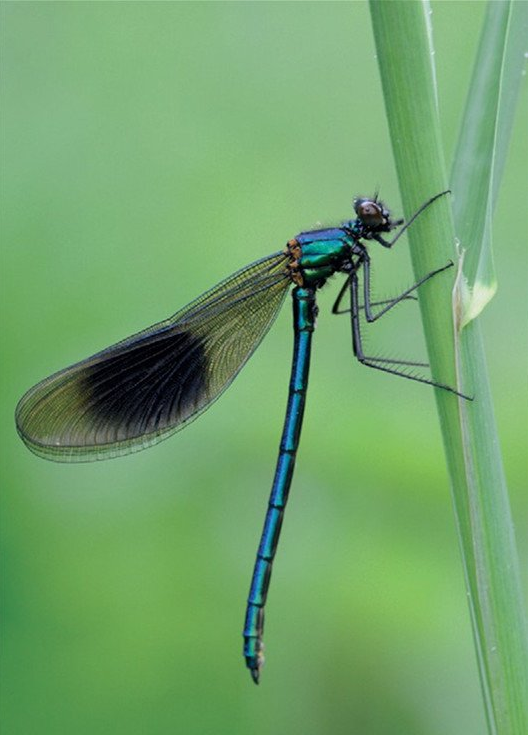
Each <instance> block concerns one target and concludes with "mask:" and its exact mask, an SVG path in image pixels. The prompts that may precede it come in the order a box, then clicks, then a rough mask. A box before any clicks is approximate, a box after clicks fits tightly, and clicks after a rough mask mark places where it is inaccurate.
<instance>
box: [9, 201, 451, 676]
mask: <svg viewBox="0 0 528 735" xmlns="http://www.w3.org/2000/svg"><path fill="white" fill-rule="evenodd" d="M445 193H446V192H442V193H441V194H437V195H436V196H434V197H432V198H431V199H429V200H428V201H427V202H425V204H424V205H423V206H422V207H420V209H419V210H418V211H417V212H416V213H415V214H414V216H413V217H412V218H411V219H410V220H409V222H407V224H405V225H403V220H401V219H400V220H393V219H391V215H390V212H389V210H388V209H387V208H386V207H385V206H384V204H383V203H382V202H381V201H378V198H377V195H376V196H374V197H372V198H357V199H355V200H354V209H355V214H356V217H355V219H352V220H350V221H347V222H344V223H343V224H342V225H340V226H339V227H331V228H327V229H320V230H313V231H309V232H301V233H300V234H299V235H297V237H294V238H293V239H292V240H290V241H289V242H288V243H287V245H286V247H285V248H284V250H282V251H280V252H278V253H274V254H273V255H268V256H267V257H265V258H262V260H259V261H257V262H255V263H253V264H252V265H249V266H247V267H246V268H243V269H242V270H240V271H238V272H237V273H235V274H234V275H232V276H230V277H229V278H227V279H226V280H225V281H222V282H221V283H220V284H219V285H218V286H215V287H214V288H213V289H211V290H210V291H207V292H206V293H205V294H203V295H202V296H200V297H199V298H197V299H196V300H195V301H193V302H192V303H190V304H189V305H188V306H186V307H185V308H183V309H182V310H181V311H179V312H177V313H176V314H174V316H172V317H170V318H169V319H167V320H165V321H163V322H159V323H158V324H154V325H153V326H151V327H148V328H147V329H144V330H143V331H142V332H139V333H138V334H135V335H133V336H132V337H129V338H128V339H125V340H123V341H122V342H118V343H117V344H115V345H112V346H111V347H108V348H107V349H105V350H103V351H102V352H98V353H97V354H96V355H94V356H93V357H89V358H88V359H86V360H83V361H82V362H79V363H77V364H75V365H72V366H71V367H68V368H66V369H65V370H61V371H60V372H58V373H55V374H54V375H52V376H51V377H49V378H47V379H46V380H43V381H42V382H41V383H39V384H38V385H36V386H35V387H34V388H31V390H29V391H28V392H27V393H26V394H25V396H24V397H23V398H22V399H21V401H20V402H19V404H18V406H17V409H16V423H17V427H18V431H19V434H20V436H21V437H22V439H23V440H24V442H25V443H26V445H27V446H28V447H29V449H31V450H32V451H33V452H34V453H35V454H37V455H39V456H41V457H44V458H46V459H51V460H55V461H57V462H84V461H91V460H96V459H106V458H108V457H116V456H120V455H123V454H127V453H129V452H134V451H137V450H139V449H143V448H144V447H147V446H150V445H152V444H156V443H157V442H159V441H161V440H162V439H165V438H166V437H168V436H169V435H170V434H173V433H174V432H175V431H178V430H179V429H182V428H183V427H184V426H186V425H187V424H189V423H190V422H191V421H193V420H194V419H195V418H196V417H197V416H199V415H200V414H201V413H202V412H203V411H205V410H206V409H207V408H208V407H209V406H210V405H211V404H212V403H213V402H214V401H215V400H216V399H217V398H218V397H219V396H220V395H221V394H222V393H223V391H224V390H225V389H226V388H227V387H228V386H229V385H230V383H231V382H232V381H233V380H234V378H235V377H236V375H237V374H238V372H239V370H241V368H242V367H243V366H244V365H245V363H246V362H247V360H248V359H249V358H250V357H251V355H252V354H253V352H254V350H255V349H256V348H257V347H258V345H259V344H260V342H261V340H262V339H263V337H264V335H265V334H266V332H267V331H268V329H269V328H270V326H271V324H272V323H273V321H274V319H275V317H276V316H277V313H278V311H279V309H280V307H281V305H282V303H283V301H284V298H285V295H286V292H287V291H288V290H289V288H290V287H292V286H293V289H292V298H293V327H294V345H293V363H292V368H291V378H290V387H289V394H288V405H287V410H286V418H285V421H284V428H283V432H282V439H281V443H280V449H279V457H278V461H277V466H276V470H275V476H274V480H273V486H272V490H271V496H270V499H269V505H268V509H267V513H266V520H265V523H264V529H263V532H262V536H261V540H260V545H259V548H258V553H257V559H256V562H255V567H254V571H253V577H252V581H251V587H250V592H249V598H248V602H247V608H246V617H245V625H244V632H243V635H244V657H245V660H246V664H247V666H248V668H249V669H250V672H251V676H252V677H253V680H254V681H255V682H256V683H258V681H259V675H260V670H261V667H262V664H263V662H264V657H263V653H262V651H263V643H262V635H263V629H264V606H265V603H266V596H267V593H268V588H269V583H270V577H271V570H272V565H273V559H274V557H275V552H276V549H277V543H278V540H279V535H280V529H281V525H282V520H283V516H284V510H285V507H286V502H287V499H288V493H289V490H290V485H291V481H292V476H293V469H294V464H295V455H296V452H297V447H298V444H299V437H300V433H301V424H302V418H303V412H304V404H305V399H306V390H307V385H308V370H309V365H310V347H311V342H312V333H313V331H314V328H315V319H316V315H317V306H316V293H317V290H318V289H319V288H321V287H322V286H323V285H324V284H325V282H326V281H327V280H328V279H329V278H330V277H331V276H333V275H335V274H336V273H343V274H344V275H345V282H344V284H343V287H342V288H341V291H340V292H339V295H338V297H337V299H336V302H335V304H334V307H333V310H332V311H333V313H334V314H338V313H345V312H346V313H350V319H351V327H352V348H353V352H354V355H355V357H356V358H357V360H359V362H361V363H362V364H363V365H367V366H368V367H371V368H375V369H377V370H382V371H384V372H386V373H392V374H394V375H401V376H403V377H406V378H409V379H411V380H417V381H419V382H422V383H428V384H429V385H433V386H436V387H437V388H442V389H444V390H447V391H450V392H451V393H454V394H456V395H462V394H460V393H458V391H456V390H455V389H454V388H451V387H450V386H448V385H444V384H443V383H439V382H436V381H435V380H432V379H428V378H425V377H421V376H418V375H411V374H409V373H407V372H406V370H407V369H408V368H409V367H413V366H415V365H419V366H420V365H423V363H418V362H410V361H401V360H391V359H383V358H380V357H374V356H369V355H366V354H365V352H364V350H363V345H362V338H361V321H360V316H361V312H362V311H363V312H364V317H365V320H366V322H367V323H371V322H374V321H376V320H377V319H379V318H380V317H381V316H383V315H384V314H386V313H387V312H388V311H389V310H390V309H392V308H393V307H394V306H396V304H398V303H400V302H401V301H402V300H404V299H407V298H414V297H413V296H412V294H413V292H414V291H416V289H417V288H418V287H419V286H420V285H421V284H422V283H424V282H425V281H427V280H429V279H430V278H432V277H433V276H435V275H437V274H438V273H441V272H442V271H444V270H446V269H447V268H449V267H451V266H452V265H453V264H452V263H447V264H446V265H443V266H442V267H440V268H437V269H436V270H434V271H431V272H430V273H427V274H426V275H424V276H423V277H422V278H420V280H419V281H417V282H416V283H415V284H414V285H413V286H411V287H410V288H408V289H407V290H406V291H404V292H403V293H402V294H400V295H399V296H397V297H396V298H393V299H391V300H388V301H382V302H373V301H371V295H370V292H371V289H370V280H371V279H370V256H369V253H368V250H367V246H366V243H367V242H369V241H376V242H377V243H379V244H380V245H382V246H383V247H385V248H391V247H392V246H393V245H394V243H395V242H396V241H397V240H398V239H399V237H400V236H401V235H402V233H403V232H404V231H405V229H406V228H407V227H409V225H410V224H411V223H412V222H413V220H414V219H416V217H417V216H418V215H419V214H421V213H422V212H423V211H424V209H426V208H427V207H428V206H429V205H430V204H431V203H432V202H434V201H435V200H436V199H438V197H440V196H442V195H443V194H445ZM401 225H403V226H401ZM397 228H400V229H399V230H398V232H397V234H396V235H395V237H393V238H392V240H387V239H385V238H384V236H383V235H384V234H385V233H390V232H391V231H392V230H395V229H397ZM360 274H362V301H363V303H360V282H359V276H360ZM346 292H348V293H349V295H350V307H349V308H348V309H346V310H341V309H340V304H341V301H342V300H343V297H344V295H345V293H346ZM375 307H380V308H379V309H378V310H376V309H375ZM462 397H465V396H462Z"/></svg>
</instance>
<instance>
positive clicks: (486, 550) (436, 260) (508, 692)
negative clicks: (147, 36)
mask: <svg viewBox="0 0 528 735" xmlns="http://www.w3.org/2000/svg"><path fill="white" fill-rule="evenodd" d="M370 8H371V16H372V22H373V28H374V36H375V42H376V48H377V55H378V63H379V67H380V73H381V79H382V85H383V92H384V97H385V104H386V110H387V118H388V122H389V129H390V135H391V140H392V146H393V151H394V157H395V162H396V168H397V172H398V177H399V182H400V189H401V193H402V200H403V205H404V211H405V213H406V215H407V216H409V214H410V213H412V211H413V210H415V209H416V208H417V207H418V205H419V204H420V203H421V202H423V201H424V200H426V199H427V198H428V197H430V196H432V195H434V194H435V193H437V192H439V191H442V190H444V189H446V188H447V185H446V176H445V165H444V158H443V147H442V141H441V135H440V125H439V119H438V107H437V99H436V83H435V76H434V66H433V55H432V41H431V31H430V28H429V26H428V22H429V20H430V15H429V6H428V4H427V3H425V2H400V1H397V0H396V1H393V2H382V1H380V0H371V2H370ZM454 194H455V195H456V192H454ZM409 240H410V244H411V255H412V260H413V267H414V269H415V273H416V277H417V278H418V277H420V276H421V275H423V274H424V273H426V272H428V271H430V270H433V269H434V268H437V267H438V266H439V265H442V264H443V263H445V262H447V261H448V260H449V259H452V260H456V259H457V254H456V252H455V233H454V228H453V219H452V215H451V211H450V207H449V202H448V199H447V197H446V198H445V199H443V200H439V203H438V206H436V205H435V206H434V212H429V213H428V214H427V216H424V217H423V218H419V219H418V220H417V221H416V225H413V227H412V228H410V231H409ZM452 288H453V279H451V278H449V277H447V276H446V277H445V278H444V277H442V278H440V277H439V278H436V279H433V282H431V283H428V284H426V285H425V286H424V288H423V289H421V294H420V307H421V311H422V318H423V324H424V332H425V336H426V341H427V347H428V352H429V358H430V364H431V369H432V372H433V375H434V376H435V379H437V380H439V381H441V382H447V383H449V384H452V385H456V386H457V387H458V389H459V390H461V391H463V392H464V393H469V394H472V395H474V397H475V400H474V401H473V402H469V401H464V400H461V399H457V398H456V397H454V396H452V395H450V394H448V393H446V392H445V391H440V390H436V391H435V394H436V400H437V407H438V412H439V417H440V423H441V427H442V434H443V439H444V449H445V454H446V459H447V465H448V470H449V474H450V479H451V487H452V494H453V502H454V509H455V516H456V523H457V528H458V536H459V541H460V547H461V551H462V559H463V566H464V574H465V581H466V586H467V591H468V598H469V606H470V614H471V620H472V625H473V633H474V639H475V645H476V651H477V660H478V665H479V672H480V678H481V683H482V690H483V695H484V704H485V710H486V716H487V721H488V729H489V732H490V733H499V734H500V735H522V734H523V733H528V672H527V651H528V644H527V636H526V624H525V615H524V607H523V597H522V593H521V585H520V577H519V570H518V560H517V552H516V548H515V538H514V533H513V525H512V520H511V514H510V509H509V502H508V495H507V489H506V483H505V478H504V472H503V467H502V460H501V455H500V449H499V442H498V438H497V434H496V429H495V420H494V415H493V407H492V401H491V396H490V391H489V385H488V380H487V372H486V364H485V358H484V353H483V345H482V338H481V333H480V327H479V324H478V320H474V321H472V322H471V323H470V324H469V325H468V326H467V327H466V328H465V329H463V330H462V331H461V332H460V333H458V331H457V333H456V335H455V329H454V326H453V318H452V313H453V312H452ZM456 293H457V294H458V293H460V291H457V292H456ZM455 306H456V307H457V309H458V308H459V307H460V304H459V303H458V302H457V303H456V304H455Z"/></svg>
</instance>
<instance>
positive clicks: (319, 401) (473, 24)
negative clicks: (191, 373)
mask: <svg viewBox="0 0 528 735" xmlns="http://www.w3.org/2000/svg"><path fill="white" fill-rule="evenodd" d="M432 7H433V23H434V33H435V44H436V62H437V65H438V67H437V68H438V80H439V95H440V106H441V114H442V124H443V132H444V136H445V143H446V150H447V155H448V160H449V157H450V156H451V154H452V151H453V147H454V143H455V140H456V134H457V127H458V123H459V119H460V115H461V111H462V106H463V101H464V97H465V93H466V89H467V85H468V82H469V78H470V73H471V65H472V58H473V54H474V51H475V48H476V44H477V40H478V33H479V29H480V25H481V21H482V18H483V14H484V9H485V6H484V4H483V3H479V2H470V3H460V2H453V3H433V5H432ZM1 10H2V15H3V30H2V37H3V38H2V45H3V55H2V77H3V80H2V85H3V88H2V107H3V125H2V145H3V152H2V158H3V168H4V172H3V177H2V178H3V189H2V199H3V206H2V209H3V225H2V240H3V251H2V293H1V298H2V313H1V317H2V328H1V334H2V350H3V360H2V364H3V367H2V381H1V390H2V399H1V403H0V412H1V416H0V430H1V447H2V461H1V466H0V471H1V501H2V526H3V528H2V547H3V552H2V553H3V556H2V558H3V626H2V627H3V631H2V632H3V639H4V642H3V655H2V666H3V685H2V713H1V719H2V725H3V728H2V729H3V731H4V732H5V733H6V735H7V734H8V733H9V734H10V735H11V734H13V735H14V734H16V735H18V734H19V733H20V734H21V735H33V734H38V735H45V734H47V733H53V735H63V734H64V735H66V734H68V735H71V733H76V734H77V735H85V734H86V735H94V734H96V733H97V734H98V735H99V734H101V735H106V734H107V733H108V734H110V733H112V734H113V735H116V734H118V733H127V735H139V734H140V733H141V734H143V733H149V734H152V735H158V734H159V735H164V734H165V733H173V732H185V733H186V734H187V735H195V734H198V733H219V734H220V733H229V734H230V735H236V734H237V733H245V734H247V733H251V734H252V735H261V734H268V733H288V734H290V733H291V734H293V735H295V734H297V733H302V735H322V734H326V733H332V735H339V734H340V733H347V734H349V733H358V734H361V735H398V734H400V733H401V734H402V735H436V734H438V735H440V734H442V735H445V733H449V735H455V734H456V733H464V734H465V735H473V734H474V735H480V734H481V733H482V732H483V731H484V719H483V713H482V706H481V701H480V692H479V683H478V673H477V668H476V664H475V655H474V651H473V644H472V635H471V629H470V625H469V618H468V610H467V605H466V596H465V590H464V583H463V574H462V568H461V564H460V559H459V551H458V544H457V537H456V533H455V528H454V519H453V514H452V509H451V499H450V493H449V486H448V481H447V477H446V471H445V468H444V463H443V455H442V447H441V439H440V434H439V430H438V426H437V420H436V415H435V406H434V399H433V394H432V391H430V390H429V389H427V388H426V387H424V386H420V385H417V384H413V383H410V382H407V381H404V380H398V379H396V378H391V377H389V376H384V375H382V374H377V373H375V372H373V371H368V370H366V369H364V368H361V367H360V366H359V365H358V364H356V363H355V362H354V360H353V359H352V355H351V341H350V330H349V323H348V320H347V319H346V318H343V317H341V318H335V317H332V316H331V314H330V308H331V305H332V302H333V298H335V294H336V292H337V287H338V284H334V285H333V286H332V287H330V286H329V287H328V288H327V289H325V291H324V292H323V293H322V294H321V298H320V309H321V311H320V318H319V328H318V331H317V334H316V337H315V343H314V355H313V365H312V374H311V384H310V391H309V398H308V406H307V411H306V417H305V427H304V433H303V439H302V443H301V449H300V452H299V457H298V466H297V472H296V476H295V479H294V485H293V489H292V495H291V500H290V506H289V509H288V513H287V516H286V521H285V524H284V528H283V535H282V539H281V545H280V548H279V553H278V557H277V562H276V565H275V571H274V578H273V583H272V588H271V593H270V596H269V606H268V615H267V627H266V636H265V641H266V645H267V663H266V667H265V669H264V672H263V677H262V684H261V686H260V687H258V688H257V687H255V686H254V685H253V684H252V683H251V681H250V679H249V675H248V673H247V672H246V670H245V668H244V664H243V661H242V658H241V645H242V638H241V627H242V622H243V614H244V604H245V598H246V596H247V591H248V586H249V581H250V575H251V569H252V565H253V561H254V556H255V552H256V545H257V540H258V536H259V534H260V531H261V527H262V522H263V517H264V511H265V506H266V503H267V497H268V493H269V486H270V482H271V478H272V474H273V469H274V462H275V458H276V452H277V444H278V440H279V435H280V430H281V426H282V419H283V411H284V407H285V400H286V391H287V382H288V372H289V365H290V353H291V316H290V311H289V304H288V303H287V304H286V305H285V307H284V309H283V311H282V313H281V315H280V317H279V319H278V321H277V323H276V325H275V327H274V328H273V330H272V332H271V333H270V334H269V335H268V337H267V338H266V340H265V341H264V343H263V345H262V346H261V347H260V349H259V350H258V351H257V353H256V355H255V356H254V357H253V359H252V360H251V361H250V363H249V364H248V365H247V367H246V368H245V370H244V371H243V372H242V374H241V375H240V376H239V377H238V379H237V381H236V383H235V385H233V386H232V388H231V389H230V390H229V391H228V392H227V394H226V395H225V396H224V397H223V398H222V400H221V401H220V402H219V403H217V404H216V405H215V406H214V408H212V409H211V411H210V412H209V413H208V414H207V415H206V416H204V417H203V418H201V419H200V420H199V421H197V422H196V423H194V424H193V425H192V426H191V427H189V428H188V429H187V430H186V431H184V432H182V433H181V434H178V435H177V436H176V437H173V438H172V439H171V440H169V441H167V442H165V443H162V444H161V445H159V446H158V447H156V448H153V449H150V450H149V451H146V452H142V453H139V454H137V455H134V456H130V457H127V458H122V459H117V460H112V461H108V462H101V463H94V464H87V465H70V466H67V465H58V464H53V463H50V462H45V461H44V460H41V459H37V458H36V457H34V456H33V455H31V454H30V453H29V452H28V451H27V449H26V448H25V447H24V446H23V444H22V443H21V442H20V441H19V439H18V438H17V436H16V433H15V429H14V423H13V412H14V408H15V405H16V401H17V400H18V398H19V397H20V396H21V395H22V393H23V392H24V391H25V390H26V389H27V388H29V387H30V386H31V385H32V384H34V383H35V382H37V381H38V380H40V379H42V378H44V377H45V376H47V375H48V374H50V373H51V372H54V371H55V370H57V369H59V368H61V367H64V366H65V365H67V364H70V363H72V362H74V361H76V360H78V359H80V358H82V357H85V356H87V355H89V354H91V353H93V352H95V351H96V350H98V349H101V348H103V347H105V346H107V345H108V344H111V343H112V342H114V341H117V340H118V339H120V338H122V337H124V336H126V335H128V334H130V333H133V332H135V331H137V330H138V329H140V328H143V327H145V326H147V325H148V324H150V323H153V322H155V321H158V320H159V319H162V318H164V317H166V316H168V315H169V314H171V313H173V312H175V311H176V310H177V309H179V308H180V307H181V306H182V305H184V304H185V303H186V302H188V301H189V300H191V299H192V298H194V297H195V296H196V295H198V294H199V293H200V292H201V291H204V290H206V289H207V288H209V287H210V286H212V285H214V284H215V283H216V282H217V281H219V280H220V279H221V278H223V277H225V276H227V275H228V274H230V273H231V272H232V271H234V270H236V269H238V268H239V267H241V266H243V265H245V264H246V263H248V262H250V261H252V260H254V259H257V258H259V257H261V256H262V255H265V254H266V253H268V252H272V251H275V250H278V249H280V248H281V247H282V246H283V245H284V243H285V241H286V240H287V239H288V238H290V237H291V236H293V235H295V233H296V232H298V231H300V230H302V229H308V228H310V227H313V226H314V225H315V224H316V223H318V222H322V223H324V224H329V223H332V222H336V221H341V220H342V219H345V218H348V217H350V215H351V198H352V196H353V195H355V194H358V193H364V194H369V193H372V192H373V191H374V189H375V188H376V187H377V186H379V187H380V190H381V194H382V195H383V197H384V198H386V200H388V201H389V202H390V203H391V205H392V207H393V208H394V209H395V211H396V212H398V211H400V209H399V206H400V203H399V195H398V189H397V184H396V179H395V171H394V166H393V161H392V155H391V149H390V144H389V138H388V133H387V127H386V122H385V118H384V108H383V101H382V97H381V89H380V83H379V79H378V75H377V67H376V59H375V52H374V46H373V40H372V34H371V27H370V19H369V14H368V6H367V4H366V3H364V2H357V3H232V4H231V3H174V4H173V3H79V4H77V3H43V4H41V3H22V4H16V3H4V4H3V5H2V9H1ZM524 86H526V85H524ZM527 119H528V104H527V95H526V89H524V90H523V92H522V98H521V101H520V106H519V115H518V118H517V125H516V128H515V131H514V136H513V140H512V145H511V150H510V157H509V162H508V165H507V168H506V172H505V178H504V183H503V187H502V191H501V195H500V199H499V202H498V206H497V218H496V224H495V253H496V264H497V270H498V275H499V282H500V290H499V293H498V295H497V298H496V299H495V300H494V302H493V303H492V304H491V306H490V307H489V309H488V310H487V312H486V313H485V315H484V317H483V321H484V328H485V333H486V338H487V345H488V356H489V367H490V377H491V382H492V386H493V391H494V395H495V401H496V412H497V421H498V425H499V429H500V434H501V437H502V447H503V450H504V460H505V465H506V472H507V476H508V481H509V486H510V490H511V502H512V508H513V513H514V517H515V521H516V527H517V532H518V537H519V538H518V540H519V549H520V555H521V563H522V566H523V576H524V579H525V582H526V566H525V561H526V555H527V551H528V541H527V536H528V534H527V525H528V505H527V492H526V469H527V467H526V462H527V460H526V444H525V442H526V426H527V415H528V411H527V397H526V383H525V378H524V376H525V374H526V367H527V364H526V363H527V352H528V350H527V339H526V327H525V314H526V306H527V304H526V301H527V295H526V274H527V249H526V240H527V230H528V225H527V210H526V206H525V202H526V196H527V193H528V192H527V182H526V165H527V157H528V154H527V140H526V133H525V128H526V122H527ZM434 193H435V192H424V199H425V198H427V197H428V196H430V195H431V194H434ZM523 202H524V203H523ZM424 247H427V243H424ZM375 277H376V279H377V280H376V283H377V294H378V296H379V297H380V298H382V297H383V296H385V295H387V294H393V293H396V292H398V291H399V290H400V289H402V288H404V287H406V286H407V285H409V284H410V283H411V282H412V274H411V270H410V265H409V258H408V253H407V247H406V244H405V242H404V241H402V242H401V243H399V244H398V247H397V248H395V250H394V251H392V252H390V253H387V252H385V251H383V252H379V253H377V254H376V262H375ZM384 321H385V324H384V325H380V327H379V329H377V330H375V331H374V330H373V331H372V334H371V337H370V339H369V345H371V346H372V348H373V349H375V350H377V351H379V352H382V353H383V352H385V353H390V352H391V351H397V352H400V353H401V354H405V355H409V356H411V355H418V354H420V355H421V354H423V346H422V342H421V332H420V326H419V323H418V311H417V309H416V307H415V306H414V305H413V304H405V305H403V306H402V307H401V308H400V309H399V313H398V314H394V316H391V317H390V318H389V317H388V318H387V319H386V320H384Z"/></svg>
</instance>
